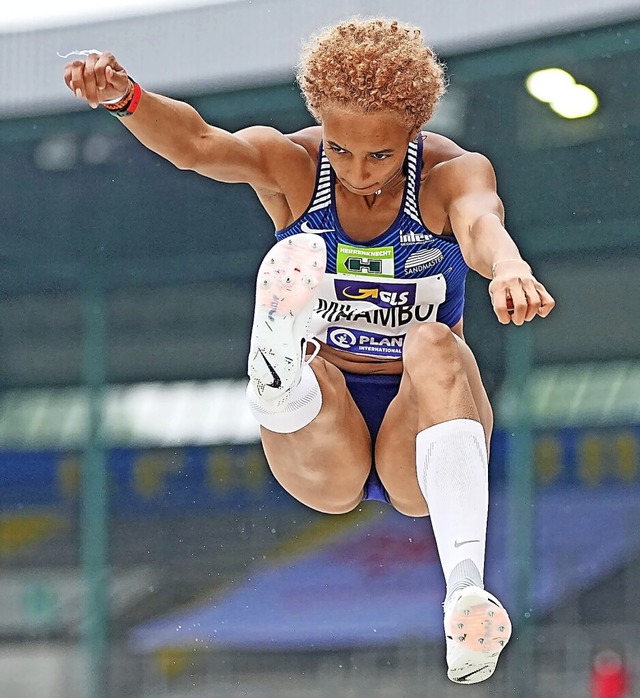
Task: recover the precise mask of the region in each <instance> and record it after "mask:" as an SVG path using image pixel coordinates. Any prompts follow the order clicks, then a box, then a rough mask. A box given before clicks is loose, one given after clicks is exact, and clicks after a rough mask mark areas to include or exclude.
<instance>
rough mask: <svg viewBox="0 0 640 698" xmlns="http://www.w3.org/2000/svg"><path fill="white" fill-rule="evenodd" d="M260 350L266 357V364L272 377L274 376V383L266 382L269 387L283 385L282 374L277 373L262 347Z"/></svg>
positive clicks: (276, 387) (263, 356) (264, 357)
mask: <svg viewBox="0 0 640 698" xmlns="http://www.w3.org/2000/svg"><path fill="white" fill-rule="evenodd" d="M258 351H259V352H260V355H261V356H262V358H263V359H264V362H265V364H267V368H268V369H269V373H271V377H272V378H273V382H272V383H266V385H267V386H269V388H275V389H276V390H277V389H278V388H280V387H281V386H282V381H281V380H280V376H279V375H278V374H277V373H276V370H275V368H274V367H273V366H272V365H271V364H270V363H269V359H267V357H266V356H265V355H264V352H263V351H262V349H258Z"/></svg>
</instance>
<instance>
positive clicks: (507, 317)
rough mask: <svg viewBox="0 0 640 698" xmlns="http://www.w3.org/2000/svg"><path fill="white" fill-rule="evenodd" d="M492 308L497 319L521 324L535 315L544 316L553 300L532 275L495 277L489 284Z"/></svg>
mask: <svg viewBox="0 0 640 698" xmlns="http://www.w3.org/2000/svg"><path fill="white" fill-rule="evenodd" d="M489 294H490V295H491V301H492V304H493V310H494V312H495V314H496V316H497V318H498V320H499V321H500V322H501V323H502V324H503V325H507V324H509V323H510V322H513V323H514V324H515V325H522V324H523V323H525V322H530V321H531V320H533V318H534V317H536V315H539V316H540V317H546V316H547V315H548V314H549V313H550V312H551V311H552V310H553V308H554V306H555V300H554V299H553V297H552V296H551V294H550V293H549V292H548V291H547V290H546V288H545V287H544V286H543V285H542V284H541V283H540V282H539V281H537V280H536V279H534V278H533V277H532V276H529V277H528V278H520V277H516V278H500V277H496V278H495V279H494V280H493V281H492V282H491V283H490V284H489Z"/></svg>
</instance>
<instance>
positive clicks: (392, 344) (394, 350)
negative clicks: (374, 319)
mask: <svg viewBox="0 0 640 698" xmlns="http://www.w3.org/2000/svg"><path fill="white" fill-rule="evenodd" d="M404 338H405V335H404V334H401V335H396V336H394V337H388V336H387V335H384V334H378V333H376V332H362V331H361V330H352V329H350V330H348V329H345V328H344V327H330V328H329V329H328V330H327V344H328V345H329V346H330V347H335V348H336V349H341V350H342V351H350V352H351V353H352V354H366V355H367V356H378V357H384V358H386V359H399V358H401V357H402V345H403V344H404Z"/></svg>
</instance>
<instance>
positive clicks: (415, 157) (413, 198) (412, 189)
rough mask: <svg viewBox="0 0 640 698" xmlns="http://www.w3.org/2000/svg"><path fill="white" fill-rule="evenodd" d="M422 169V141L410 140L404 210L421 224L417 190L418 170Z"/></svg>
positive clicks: (418, 183)
mask: <svg viewBox="0 0 640 698" xmlns="http://www.w3.org/2000/svg"><path fill="white" fill-rule="evenodd" d="M421 169H422V143H421V142H420V141H419V140H415V141H411V143H409V149H408V150H407V195H406V197H405V202H404V212H405V213H406V214H407V216H409V218H411V220H413V221H415V222H416V223H419V224H420V225H422V221H421V220H420V213H419V212H418V192H419V191H420V171H421Z"/></svg>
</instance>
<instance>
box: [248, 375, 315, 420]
mask: <svg viewBox="0 0 640 698" xmlns="http://www.w3.org/2000/svg"><path fill="white" fill-rule="evenodd" d="M247 403H248V404H249V409H250V410H251V414H252V415H253V416H254V417H255V418H256V420H257V421H258V423H259V424H261V425H262V426H263V427H265V428H266V429H269V431H275V432H277V433H278V434H292V433H293V432H294V431H298V430H299V429H302V428H303V427H306V426H307V424H310V423H311V422H312V421H313V420H314V419H315V418H316V417H317V416H318V414H319V412H320V409H321V407H322V391H321V390H320V384H319V383H318V379H317V378H316V374H315V373H314V372H313V369H312V368H311V366H309V364H308V363H306V362H305V363H304V364H303V366H302V375H301V377H300V382H299V383H298V385H296V386H294V387H293V388H291V390H290V391H289V396H288V399H287V401H286V402H285V403H284V404H283V405H281V406H277V407H276V406H275V405H271V404H270V403H269V402H268V401H266V400H262V399H260V398H259V397H258V394H257V393H256V391H255V389H254V387H253V384H252V383H251V381H249V385H248V386H247Z"/></svg>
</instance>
